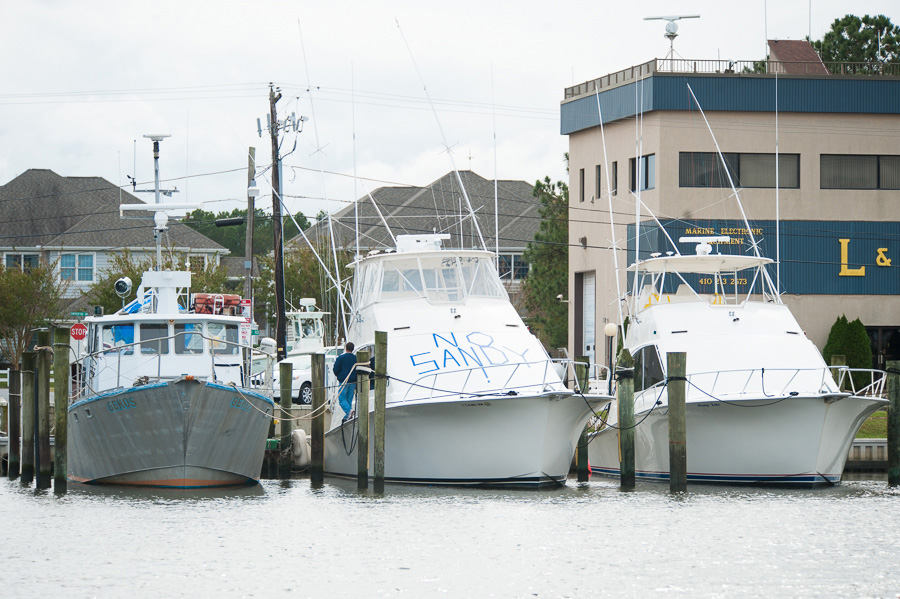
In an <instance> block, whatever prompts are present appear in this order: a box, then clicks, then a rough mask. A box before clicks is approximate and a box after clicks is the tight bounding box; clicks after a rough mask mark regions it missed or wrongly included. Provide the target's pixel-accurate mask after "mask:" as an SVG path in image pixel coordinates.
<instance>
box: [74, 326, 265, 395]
mask: <svg viewBox="0 0 900 599" xmlns="http://www.w3.org/2000/svg"><path fill="white" fill-rule="evenodd" d="M183 335H197V336H198V337H200V338H201V339H205V340H206V341H207V342H208V343H207V344H206V348H207V350H208V351H209V355H210V363H211V369H210V376H211V377H212V380H213V381H215V380H216V359H217V358H219V359H220V360H221V357H223V356H226V355H234V354H223V353H216V352H215V351H213V348H212V343H213V342H214V343H219V344H224V345H231V346H234V347H237V348H240V349H242V350H249V351H250V356H251V357H250V359H251V360H252V359H253V357H255V356H254V355H255V354H258V355H262V356H266V357H272V356H271V355H270V354H267V353H265V352H263V351H261V350H259V349H256V348H253V347H249V346H246V345H241V344H240V343H236V342H234V341H228V340H227V339H221V338H219V337H213V336H210V335H205V334H203V333H202V332H199V331H180V332H178V333H175V334H173V335H167V336H164V337H154V338H153V339H144V340H142V341H134V342H132V343H125V344H122V345H116V346H113V347H110V348H105V349H101V350H97V351H94V352H90V353H87V354H84V355H83V356H82V357H81V358H79V360H78V362H80V363H81V364H82V369H83V370H88V369H89V370H90V374H89V375H87V376H84V377H83V380H82V381H81V384H80V386H81V388H80V389H78V391H77V392H76V393H74V394H73V397H74V398H78V397H80V396H81V394H82V393H84V392H86V391H87V392H90V393H92V394H94V393H97V390H95V389H93V387H92V385H91V382H90V381H91V380H92V379H93V378H94V377H95V376H96V375H99V373H100V372H102V370H99V371H95V370H96V368H98V367H100V368H102V369H105V368H108V367H109V366H108V364H103V365H102V366H101V361H100V359H99V358H101V357H105V356H107V355H109V354H111V353H113V352H115V353H116V354H117V356H116V357H117V362H116V388H122V385H121V374H122V355H123V354H124V353H125V352H124V350H127V349H129V348H131V349H132V354H130V355H136V356H141V355H142V354H137V352H136V351H135V349H134V348H135V346H136V345H140V344H141V343H153V342H156V343H158V342H160V341H169V340H174V339H175V338H177V337H178V336H183ZM164 355H176V354H174V353H173V354H168V353H166V354H164V353H161V352H155V353H154V354H153V355H151V356H144V357H145V358H149V360H153V359H156V360H157V372H156V381H157V382H159V381H162V380H164V379H167V380H168V379H173V378H177V377H170V376H163V375H162V358H163V356H164ZM178 355H180V354H178ZM184 355H193V354H184ZM134 359H135V360H136V359H137V358H134ZM242 361H243V358H242ZM104 362H107V361H106V360H104ZM220 365H221V364H220ZM245 370H246V369H245ZM241 379H242V380H241V384H242V386H244V387H249V386H250V385H249V381H250V372H249V371H248V372H244V373H243V374H242V377H241Z"/></svg>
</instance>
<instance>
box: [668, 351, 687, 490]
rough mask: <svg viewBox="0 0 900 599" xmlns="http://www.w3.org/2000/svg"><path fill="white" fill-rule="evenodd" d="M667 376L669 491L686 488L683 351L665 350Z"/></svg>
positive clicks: (685, 362) (685, 364) (684, 372)
mask: <svg viewBox="0 0 900 599" xmlns="http://www.w3.org/2000/svg"><path fill="white" fill-rule="evenodd" d="M666 361H667V372H668V377H669V380H668V382H667V383H666V387H667V388H666V392H667V393H668V397H669V400H668V401H669V490H670V491H671V492H673V493H683V492H685V491H687V443H686V442H687V426H686V421H685V407H684V401H685V387H686V386H687V385H686V381H685V376H686V374H687V354H685V353H684V352H669V353H667V354H666Z"/></svg>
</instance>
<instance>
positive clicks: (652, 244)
mask: <svg viewBox="0 0 900 599" xmlns="http://www.w3.org/2000/svg"><path fill="white" fill-rule="evenodd" d="M661 222H662V225H663V227H664V228H665V231H666V232H667V233H668V235H669V237H671V238H672V239H673V240H674V242H675V245H676V247H677V248H678V251H679V252H680V253H682V254H693V253H695V251H696V245H695V244H692V243H679V242H678V239H680V238H681V237H691V236H694V237H697V236H727V237H729V238H730V239H729V241H728V242H721V243H717V244H713V250H712V251H713V253H720V254H740V255H745V256H752V255H753V249H752V247H751V235H750V233H752V237H753V239H755V241H756V243H757V245H758V248H759V253H760V255H762V256H764V257H766V258H771V259H772V260H775V259H776V258H777V255H776V251H775V250H776V246H775V235H776V232H775V221H773V220H763V221H759V220H757V221H751V222H750V229H749V231H748V229H747V227H746V225H745V224H744V222H743V221H739V220H706V219H697V220H677V221H675V220H668V221H661ZM779 228H780V231H779V238H780V246H781V286H780V287H781V292H782V293H790V294H803V295H806V294H808V295H815V294H823V295H893V294H898V293H900V271H898V267H900V262H898V259H900V223H897V222H861V221H809V220H803V221H796V220H795V221H781V224H780V227H779ZM634 234H635V226H634V225H629V226H628V264H629V265H630V264H633V263H634V250H635V243H634V239H635V238H634ZM667 251H672V246H671V244H670V243H669V241H668V240H667V239H666V236H665V234H664V233H663V232H662V231H661V230H660V228H659V226H657V225H656V223H655V222H652V221H650V222H647V223H641V240H640V252H641V260H646V259H648V258H650V256H651V254H652V253H656V252H659V253H661V254H663V255H664V254H665V253H666V252H667ZM768 271H769V276H770V277H771V278H772V280H773V281H774V280H775V272H776V269H775V265H774V264H771V265H769V267H768ZM748 273H749V271H748ZM631 276H632V274H631V273H629V277H628V278H629V284H630V282H631ZM685 279H686V280H687V281H688V282H689V283H691V284H692V285H695V286H696V287H697V290H698V291H699V292H700V293H711V292H712V291H713V281H712V277H701V276H697V275H693V276H691V277H688V276H685ZM678 282H680V281H674V280H670V281H667V283H666V289H665V290H663V291H664V292H667V293H671V292H674V290H675V287H677V283H678ZM750 283H752V274H751V275H750V276H749V277H747V278H746V280H745V278H744V277H741V276H740V275H738V276H737V277H736V278H731V277H728V280H726V281H725V284H726V285H727V287H728V288H729V289H733V288H734V285H735V284H737V288H738V291H739V292H746V291H747V288H748V286H749V284H750ZM670 286H671V287H672V288H671V289H669V287H670ZM757 291H758V287H757Z"/></svg>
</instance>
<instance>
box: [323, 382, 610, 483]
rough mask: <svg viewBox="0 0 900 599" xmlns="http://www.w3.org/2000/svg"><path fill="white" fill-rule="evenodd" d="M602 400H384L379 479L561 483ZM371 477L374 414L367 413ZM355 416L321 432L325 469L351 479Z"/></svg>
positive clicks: (545, 397)
mask: <svg viewBox="0 0 900 599" xmlns="http://www.w3.org/2000/svg"><path fill="white" fill-rule="evenodd" d="M608 401H609V398H608V397H592V396H587V397H586V398H583V397H582V396H580V395H570V394H568V393H567V394H547V395H539V396H525V397H502V398H485V397H475V398H469V399H458V398H457V399H453V400H447V401H431V402H422V403H414V404H405V405H404V404H400V405H393V406H391V405H389V406H388V407H387V409H386V411H385V441H384V446H385V458H384V461H385V466H384V467H385V480H387V481H392V482H401V483H416V484H443V485H471V486H475V485H477V486H498V487H534V488H539V487H544V486H559V485H562V484H564V483H565V480H566V476H567V474H568V471H569V467H570V465H571V463H572V457H573V455H574V452H575V446H576V444H577V442H578V438H579V436H580V434H581V431H582V430H583V429H584V426H585V424H586V423H587V420H588V418H589V417H590V416H591V414H592V410H593V409H594V408H596V407H597V406H598V405H599V404H601V403H607V402H608ZM369 422H370V426H369V428H370V431H369V476H374V463H375V460H374V439H375V433H374V415H373V414H371V413H370V416H369ZM356 433H357V421H356V419H355V418H353V419H351V420H348V421H347V422H345V423H343V424H342V425H340V426H338V427H336V428H334V429H332V430H331V431H329V432H328V433H327V434H326V435H325V472H326V473H327V474H332V475H338V476H357V473H358V461H357V459H358V458H357V451H356V445H355V439H356Z"/></svg>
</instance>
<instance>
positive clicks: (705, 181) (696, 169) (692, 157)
mask: <svg viewBox="0 0 900 599" xmlns="http://www.w3.org/2000/svg"><path fill="white" fill-rule="evenodd" d="M722 157H723V158H724V159H725V163H726V164H727V165H728V172H726V171H725V168H724V167H723V166H722V159H721V158H720V157H719V155H718V153H716V152H681V153H679V155H678V185H679V187H724V188H729V187H731V184H730V183H729V181H728V175H729V174H731V179H732V181H733V182H734V185H735V187H743V188H761V189H774V188H775V154H748V153H744V154H741V153H737V152H724V153H723V154H722ZM778 187H780V188H783V189H799V188H800V154H779V155H778Z"/></svg>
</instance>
